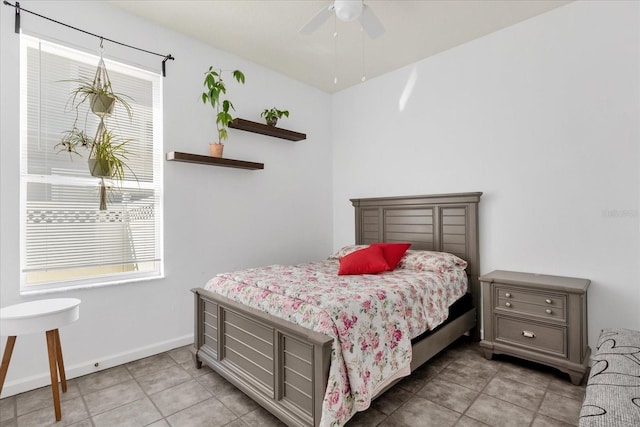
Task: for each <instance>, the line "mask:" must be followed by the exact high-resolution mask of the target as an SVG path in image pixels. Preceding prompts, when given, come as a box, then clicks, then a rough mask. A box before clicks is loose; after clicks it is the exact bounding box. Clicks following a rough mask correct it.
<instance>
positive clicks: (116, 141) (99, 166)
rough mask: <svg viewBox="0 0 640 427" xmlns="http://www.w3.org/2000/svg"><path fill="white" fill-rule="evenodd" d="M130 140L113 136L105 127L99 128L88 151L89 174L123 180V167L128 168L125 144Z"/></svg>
mask: <svg viewBox="0 0 640 427" xmlns="http://www.w3.org/2000/svg"><path fill="white" fill-rule="evenodd" d="M130 141H131V140H130V139H124V138H120V137H117V136H115V135H114V134H113V133H112V132H111V131H110V130H107V129H106V128H102V129H99V130H98V135H97V136H96V139H95V140H94V141H93V144H92V145H91V151H90V152H89V170H90V172H91V175H93V176H95V177H98V178H113V179H117V180H123V179H124V168H125V167H127V169H129V168H128V166H126V163H125V161H126V160H127V151H126V149H125V144H127V143H128V142H130ZM129 170H130V169H129ZM132 173H133V172H132Z"/></svg>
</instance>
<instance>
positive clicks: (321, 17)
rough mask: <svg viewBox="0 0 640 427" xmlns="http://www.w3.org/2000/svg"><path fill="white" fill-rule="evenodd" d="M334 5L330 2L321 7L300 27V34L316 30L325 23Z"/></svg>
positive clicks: (331, 13)
mask: <svg viewBox="0 0 640 427" xmlns="http://www.w3.org/2000/svg"><path fill="white" fill-rule="evenodd" d="M333 10H334V6H333V3H331V4H330V5H329V6H327V7H323V8H322V9H320V10H319V11H318V13H316V15H315V16H314V17H313V18H311V19H310V20H309V22H307V23H306V24H304V25H303V26H302V28H300V30H299V32H300V33H302V34H311V33H313V32H314V31H316V30H317V29H318V28H320V26H321V25H322V24H324V23H325V21H326V20H327V19H329V18H330V17H331V15H333Z"/></svg>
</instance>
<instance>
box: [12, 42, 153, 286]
mask: <svg viewBox="0 0 640 427" xmlns="http://www.w3.org/2000/svg"><path fill="white" fill-rule="evenodd" d="M39 46H43V49H46V50H47V51H48V52H50V53H53V54H56V55H60V56H63V57H65V58H66V59H68V60H70V61H76V62H80V63H83V64H87V65H91V66H96V65H97V63H98V60H99V56H98V55H95V54H92V53H89V52H87V51H85V50H81V49H79V48H77V47H71V46H69V45H64V44H61V43H60V42H58V41H56V42H52V41H50V40H47V39H46V38H43V37H42V36H39V35H37V36H34V35H28V34H24V33H23V34H20V294H22V295H28V294H40V293H49V292H60V291H67V290H72V289H83V288H92V287H101V286H110V285H119V284H125V283H132V282H140V281H148V280H157V279H162V278H164V214H163V211H164V161H163V120H162V119H163V84H162V76H161V74H160V73H156V72H152V71H149V70H146V69H143V68H141V67H140V66H133V65H130V64H126V63H124V62H120V61H115V60H111V59H107V58H104V60H105V63H106V65H107V68H109V69H110V70H114V71H115V72H120V73H123V74H127V75H129V76H133V77H135V78H139V79H143V80H145V81H148V82H149V83H150V84H151V93H150V94H151V99H152V108H151V111H152V112H151V117H152V124H153V126H152V128H153V130H152V135H153V136H152V154H151V160H152V173H153V179H152V181H150V182H138V181H135V184H134V185H132V182H131V181H128V184H127V185H128V187H127V188H133V187H134V186H135V187H136V188H138V189H142V190H150V191H152V192H153V200H154V201H155V203H154V204H153V209H154V211H153V214H154V225H153V230H154V235H155V240H154V243H155V253H156V254H157V256H156V258H155V259H154V260H152V261H142V262H135V260H134V261H133V262H130V263H128V264H121V265H122V269H124V268H125V267H126V266H128V265H134V264H135V265H138V264H142V263H143V262H152V263H154V264H153V265H154V267H153V268H151V269H148V270H144V271H133V272H122V271H121V272H117V273H114V272H111V273H99V274H98V273H94V274H92V275H87V276H84V277H78V278H74V279H59V278H54V279H52V280H48V281H41V282H37V283H29V282H28V275H29V271H26V267H27V266H26V263H27V240H28V236H27V217H28V212H27V203H28V202H29V200H28V192H27V186H28V184H29V183H45V184H50V185H52V186H54V185H75V186H79V187H81V188H85V187H90V186H95V185H96V179H95V178H92V177H90V176H89V175H87V176H86V177H83V176H77V177H75V176H74V177H70V176H65V175H55V174H53V173H51V174H49V175H38V174H33V173H31V174H30V173H29V170H28V164H29V162H28V158H27V156H28V155H27V153H25V150H27V149H28V143H29V135H28V131H29V129H28V126H29V125H28V108H29V99H28V94H27V87H28V83H27V78H28V73H29V69H28V68H27V67H28V62H27V54H28V50H29V49H30V48H34V47H39ZM77 77H78V76H77V75H70V76H69V79H74V78H77ZM38 105H42V104H38ZM72 114H73V113H72ZM134 120H135V116H134ZM51 149H52V150H53V147H51ZM60 155H64V153H61V154H60ZM82 159H84V160H86V156H83V158H82ZM125 182H127V181H125ZM97 203H98V199H97V197H96V206H97ZM114 210H115V209H114ZM120 212H122V210H120ZM96 229H98V226H97V225H96ZM124 249H125V246H124V245H123V251H124ZM103 267H104V265H100V266H95V267H94V271H97V270H99V269H101V268H103ZM84 268H86V267H84ZM89 269H90V267H89ZM60 270H61V268H59V267H58V268H56V271H60ZM45 271H46V270H45Z"/></svg>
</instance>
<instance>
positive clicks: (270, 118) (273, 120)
mask: <svg viewBox="0 0 640 427" xmlns="http://www.w3.org/2000/svg"><path fill="white" fill-rule="evenodd" d="M282 116H285V117H289V112H288V111H287V110H278V109H277V108H276V107H273V108H265V110H264V111H263V112H262V114H260V117H264V119H265V120H266V121H267V124H268V125H269V126H275V125H276V124H277V123H278V119H281V118H282Z"/></svg>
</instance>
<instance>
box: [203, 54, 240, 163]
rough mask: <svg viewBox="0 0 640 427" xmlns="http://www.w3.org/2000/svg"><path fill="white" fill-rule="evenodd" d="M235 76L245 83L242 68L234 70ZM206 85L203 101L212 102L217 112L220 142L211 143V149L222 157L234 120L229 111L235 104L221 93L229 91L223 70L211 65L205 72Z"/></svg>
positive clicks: (212, 152)
mask: <svg viewBox="0 0 640 427" xmlns="http://www.w3.org/2000/svg"><path fill="white" fill-rule="evenodd" d="M232 74H233V78H234V79H236V81H237V82H238V83H242V84H244V80H245V79H244V74H243V73H242V71H240V70H233V71H232ZM204 86H205V88H206V90H205V91H204V92H202V102H203V103H204V104H210V105H211V107H212V108H213V110H214V111H215V113H216V129H217V130H218V142H212V143H210V144H209V151H210V154H211V156H212V157H222V150H223V148H224V144H223V142H222V141H224V140H225V139H227V137H228V132H227V128H228V127H229V123H231V121H232V120H233V116H232V115H231V113H230V112H229V111H230V110H234V111H235V108H234V107H233V104H232V103H231V101H229V100H228V99H222V97H221V95H222V94H226V93H227V87H226V86H225V82H224V80H223V79H222V70H216V69H214V68H213V66H211V67H209V71H207V72H206V73H205V77H204Z"/></svg>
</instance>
